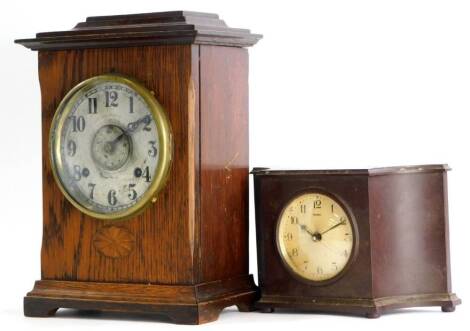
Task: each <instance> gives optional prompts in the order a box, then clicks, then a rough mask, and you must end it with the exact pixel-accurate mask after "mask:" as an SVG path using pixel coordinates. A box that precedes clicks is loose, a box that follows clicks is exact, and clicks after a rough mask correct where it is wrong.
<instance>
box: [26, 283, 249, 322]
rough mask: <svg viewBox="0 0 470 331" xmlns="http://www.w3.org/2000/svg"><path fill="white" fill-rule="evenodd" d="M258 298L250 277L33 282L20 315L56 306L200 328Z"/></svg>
mask: <svg viewBox="0 0 470 331" xmlns="http://www.w3.org/2000/svg"><path fill="white" fill-rule="evenodd" d="M257 298H258V290H257V288H256V285H255V284H254V281H253V277H252V276H251V275H249V276H241V277H237V278H231V279H227V280H221V281H214V282H208V283H202V284H197V285H144V284H123V283H95V282H78V281H54V280H41V281H37V282H36V284H35V286H34V289H33V290H32V291H31V292H29V293H28V294H27V296H26V297H25V298H24V315H25V316H28V317H48V316H53V315H54V314H55V312H56V311H57V310H58V309H60V308H72V309H79V310H98V311H116V312H124V313H145V314H155V315H162V316H165V317H167V318H168V319H170V320H171V321H172V322H174V323H177V324H203V323H207V322H211V321H215V320H217V318H218V317H219V314H220V312H221V311H222V310H223V309H224V308H226V307H229V306H233V305H236V306H237V307H238V309H239V310H240V311H251V310H252V309H253V302H254V301H255V300H256V299H257Z"/></svg>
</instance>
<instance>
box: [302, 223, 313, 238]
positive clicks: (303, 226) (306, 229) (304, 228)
mask: <svg viewBox="0 0 470 331" xmlns="http://www.w3.org/2000/svg"><path fill="white" fill-rule="evenodd" d="M300 228H301V229H302V230H303V231H305V232H307V233H308V234H309V235H311V236H312V237H313V236H314V235H315V233H313V232H312V231H310V230H309V228H307V226H306V225H305V224H300Z"/></svg>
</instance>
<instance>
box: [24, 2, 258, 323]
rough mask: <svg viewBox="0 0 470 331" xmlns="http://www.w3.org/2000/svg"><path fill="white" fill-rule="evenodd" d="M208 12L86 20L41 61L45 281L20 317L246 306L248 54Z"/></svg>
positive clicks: (186, 315)
mask: <svg viewBox="0 0 470 331" xmlns="http://www.w3.org/2000/svg"><path fill="white" fill-rule="evenodd" d="M260 38H261V36H260V35H256V34H252V33H251V32H250V31H249V30H244V29H233V28H229V27H228V26H227V25H226V24H225V23H224V22H223V21H222V20H220V19H219V18H218V16H217V15H215V14H205V13H194V12H183V11H175V12H162V13H150V14H135V15H119V16H103V17H89V18H88V19H87V20H86V21H85V22H82V23H79V24H77V25H76V26H75V28H74V29H72V30H70V31H61V32H47V33H39V34H37V36H36V38H34V39H22V40H17V41H16V42H17V43H19V44H22V45H24V46H26V47H28V48H30V49H32V50H37V51H38V54H39V79H40V85H41V96H42V133H43V142H42V148H43V201H44V206H43V211H44V212H43V216H44V217H43V219H44V226H43V241H42V251H41V280H39V281H37V282H36V284H35V286H34V289H33V290H32V291H31V292H29V293H28V294H27V296H26V297H25V299H24V313H25V315H27V316H48V315H52V314H54V312H55V311H56V310H57V309H58V308H62V307H65V308H78V309H87V310H113V311H124V312H145V313H156V314H163V315H166V316H167V317H168V318H170V319H171V320H173V321H174V322H177V323H191V324H195V323H203V322H208V321H211V320H214V319H217V317H218V314H219V312H220V311H221V310H222V309H223V308H224V307H227V306H231V305H237V306H238V307H239V309H240V310H248V309H249V307H250V304H251V303H252V302H253V300H254V299H255V298H256V295H257V292H256V287H255V285H254V282H253V279H252V276H251V275H249V274H248V53H247V49H246V47H249V46H252V45H254V44H255V43H256V42H257V41H258V40H259V39H260Z"/></svg>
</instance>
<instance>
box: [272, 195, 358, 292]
mask: <svg viewBox="0 0 470 331" xmlns="http://www.w3.org/2000/svg"><path fill="white" fill-rule="evenodd" d="M307 194H320V195H324V196H327V197H329V198H331V199H332V200H334V201H335V202H336V203H337V204H338V205H339V206H340V207H341V208H343V210H344V212H345V214H346V216H347V217H348V220H349V223H350V224H351V228H352V231H353V235H352V239H353V246H352V249H351V254H350V255H349V258H348V262H347V263H346V264H345V266H344V267H343V269H341V270H340V271H339V272H338V273H337V274H336V275H334V276H332V277H330V278H327V279H324V280H313V279H310V278H307V277H305V276H303V275H302V274H300V273H299V272H298V271H297V270H296V269H295V268H294V267H293V266H292V265H291V264H290V263H289V262H288V261H287V258H286V255H287V252H286V251H285V248H284V247H283V246H282V245H281V243H280V241H279V228H280V226H281V220H282V216H283V214H284V212H285V210H286V208H287V207H288V206H289V205H290V204H291V203H292V201H294V200H296V199H297V198H299V197H300V196H302V195H307ZM275 238H276V239H275V241H276V248H277V252H278V254H279V256H280V258H281V261H282V264H283V265H284V267H285V268H286V269H287V271H288V272H289V273H290V274H291V275H292V276H293V277H294V278H296V279H297V280H299V281H302V282H304V283H306V284H308V285H313V286H324V285H329V284H331V283H334V282H336V281H338V280H339V279H340V278H342V277H343V276H344V275H345V273H346V272H347V271H348V270H349V268H350V267H351V265H352V264H353V262H354V261H355V260H356V257H357V254H358V250H359V247H358V246H359V245H358V244H359V231H358V228H357V222H356V218H355V217H354V214H353V213H352V212H351V210H350V209H349V207H348V206H347V204H346V203H345V202H344V201H343V200H342V199H341V198H340V197H338V196H337V195H335V194H332V193H331V192H328V191H325V190H323V189H320V188H316V187H309V188H306V189H303V190H300V191H297V192H295V193H294V194H293V195H291V196H290V198H289V199H288V200H287V202H285V203H284V204H283V205H282V208H281V210H280V212H279V213H278V217H277V221H276V228H275Z"/></svg>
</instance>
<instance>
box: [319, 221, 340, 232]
mask: <svg viewBox="0 0 470 331" xmlns="http://www.w3.org/2000/svg"><path fill="white" fill-rule="evenodd" d="M343 224H346V220H342V221H340V222H338V223H336V224H335V225H333V226H332V227H331V228H328V229H326V230H325V231H323V232H321V233H320V234H321V235H324V234H325V233H327V232H328V231H331V230H333V229H335V228H337V227H338V226H340V225H343Z"/></svg>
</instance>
